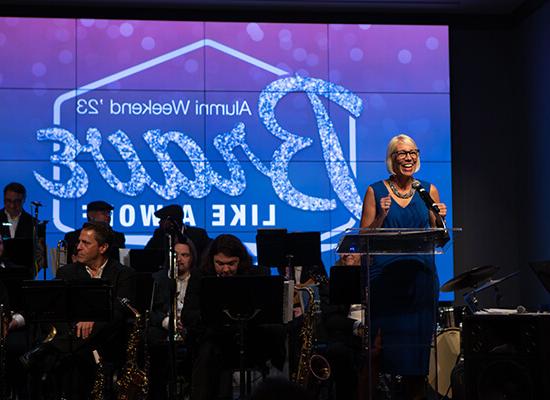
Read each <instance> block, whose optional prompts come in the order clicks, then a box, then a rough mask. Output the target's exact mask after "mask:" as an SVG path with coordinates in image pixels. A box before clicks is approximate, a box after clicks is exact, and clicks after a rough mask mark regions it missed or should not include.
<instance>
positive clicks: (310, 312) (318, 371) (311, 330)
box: [292, 286, 330, 388]
mask: <svg viewBox="0 0 550 400" xmlns="http://www.w3.org/2000/svg"><path fill="white" fill-rule="evenodd" d="M296 290H300V291H305V292H306V293H307V295H308V307H307V311H306V312H305V313H304V322H303V326H302V330H301V331H300V338H301V340H302V348H301V350H300V358H299V360H298V367H297V370H296V372H295V373H294V374H293V377H292V380H293V381H294V382H296V383H297V384H298V385H300V386H303V387H306V388H307V387H309V386H310V385H312V384H316V383H319V382H320V381H325V380H327V379H328V378H330V364H329V362H328V361H327V359H326V358H325V357H323V356H322V355H320V354H316V353H315V352H314V350H315V340H316V338H315V330H316V324H317V322H318V321H317V316H318V315H319V313H320V306H319V301H318V300H316V299H315V292H314V290H313V288H312V287H311V286H305V287H301V288H298V289H296ZM312 377H313V378H314V379H313V380H312Z"/></svg>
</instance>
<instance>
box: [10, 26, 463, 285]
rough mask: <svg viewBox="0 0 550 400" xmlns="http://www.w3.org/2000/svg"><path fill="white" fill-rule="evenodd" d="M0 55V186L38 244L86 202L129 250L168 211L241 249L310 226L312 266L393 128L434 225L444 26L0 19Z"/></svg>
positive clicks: (443, 151) (441, 163) (444, 134)
mask: <svg viewBox="0 0 550 400" xmlns="http://www.w3.org/2000/svg"><path fill="white" fill-rule="evenodd" d="M0 55H1V60H2V62H1V64H0V121H1V123H0V129H1V133H0V134H1V136H2V151H1V153H0V171H2V172H1V180H0V183H1V184H2V186H3V185H5V184H6V183H8V182H10V181H19V182H21V183H23V184H24V185H25V186H26V187H27V189H28V197H27V204H26V208H27V209H28V203H30V201H33V200H40V201H41V202H42V203H43V205H44V206H43V207H42V209H41V211H40V217H41V219H47V220H49V221H50V222H49V223H48V229H47V231H48V243H49V245H50V246H52V247H54V246H55V245H56V243H57V241H58V240H59V239H61V238H62V236H63V234H64V232H63V231H65V230H67V229H69V228H71V229H73V228H75V227H80V226H81V225H82V223H83V222H84V221H85V211H84V209H83V206H84V205H85V204H87V203H88V202H90V201H93V200H98V199H103V200H106V201H108V202H110V203H112V204H113V205H114V206H115V211H114V213H113V228H114V229H115V230H118V231H122V232H124V233H125V234H126V236H127V243H128V245H129V246H130V247H141V246H142V245H143V244H144V243H145V242H146V240H147V237H148V236H150V235H151V234H152V231H153V230H154V228H155V227H156V224H157V223H158V221H156V220H155V219H154V218H152V211H153V210H154V209H157V208H159V207H161V206H162V205H166V204H172V203H178V204H181V205H183V206H184V208H185V211H186V222H188V223H191V224H192V225H197V226H201V227H204V228H205V229H206V230H207V231H208V233H209V235H210V236H211V237H215V236H216V235H217V234H219V233H225V232H229V233H234V234H236V235H237V236H239V237H241V239H242V240H243V241H244V242H246V243H247V245H248V246H249V249H250V250H251V252H252V253H253V254H254V253H255V235H256V231H257V229H258V228H287V229H288V230H289V231H320V232H321V234H322V249H323V260H324V263H325V265H326V266H327V267H328V266H330V265H331V264H332V263H334V261H335V260H336V258H337V255H336V254H335V253H334V247H335V246H336V244H337V243H338V241H339V239H340V238H341V236H342V232H343V231H344V229H345V228H349V227H358V224H359V222H358V218H359V216H360V215H358V210H359V209H358V207H359V206H360V204H361V202H362V198H363V195H364V193H365V190H366V189H367V187H368V185H369V184H370V183H372V182H374V181H377V180H379V179H383V178H386V177H387V176H388V173H387V171H386V168H385V162H384V159H385V151H386V145H387V143H388V141H389V139H390V138H391V137H393V136H394V135H396V134H399V133H402V132H404V133H407V134H409V135H410V136H412V137H413V138H414V139H415V140H416V142H417V144H418V146H419V148H420V150H421V160H422V168H421V170H420V171H419V172H418V173H417V174H416V177H417V178H419V179H424V180H428V181H430V182H432V183H434V184H435V185H436V186H437V188H438V189H439V192H440V195H441V198H442V200H443V201H444V202H445V203H446V204H447V205H448V207H449V216H448V222H449V225H451V226H452V204H451V199H452V196H451V148H450V143H451V140H450V111H449V57H448V28H447V27H446V26H407V25H336V24H330V25H327V24H290V23H224V22H167V21H122V20H87V19H76V20H75V19H33V18H32V19H31V18H0ZM154 104H157V106H156V107H157V108H156V109H153V108H148V107H152V106H153V105H154ZM174 105H175V107H174ZM201 105H202V108H201ZM124 107H126V108H124ZM163 107H165V108H163ZM154 110H155V111H154ZM159 110H160V111H159ZM232 110H235V111H236V112H232ZM184 111H185V112H184ZM147 135H148V136H147ZM146 136H147V137H148V138H149V139H148V140H146ZM110 137H111V139H112V140H110V139H109V138H110ZM216 140H217V141H219V142H220V143H221V144H220V146H221V147H222V148H224V149H226V151H225V153H224V152H223V151H222V152H220V151H219V150H218V149H217V148H216V146H215V145H214V142H215V141H216ZM151 141H154V142H155V143H156V146H157V147H156V150H157V152H156V153H155V151H154V150H153V148H152V146H151ZM153 147H154V146H153ZM71 149H72V150H73V151H74V154H73V156H74V157H72V158H73V159H72V161H73V163H74V164H73V166H72V167H71V166H68V165H66V163H64V162H63V161H62V159H63V158H64V157H65V159H67V153H70V151H69V150H71ZM335 149H336V150H335ZM222 153H224V154H222ZM63 154H65V156H63ZM69 158H71V157H69ZM60 160H61V161H60ZM74 165H77V166H78V167H75V166H74ZM162 165H164V166H165V169H164V170H163V168H162V167H161V166H162ZM77 170H78V171H77ZM138 170H139V171H141V172H140V173H136V171H138ZM75 171H77V172H75ZM139 171H138V172H139ZM178 174H179V175H178ZM182 176H184V177H185V179H184V180H181V179H179V178H178V177H182ZM71 178H76V180H74V179H73V180H72V181H71ZM140 180H141V183H140V182H139V181H140ZM84 181H86V182H87V184H85V183H84ZM289 187H291V188H293V193H291V194H288V190H287V189H288V188H289ZM343 191H345V192H346V193H343ZM284 193H286V194H284ZM222 216H224V217H225V218H222ZM452 259H453V255H452V247H449V248H448V249H447V252H446V254H445V255H440V256H437V259H436V262H437V266H438V270H439V274H440V280H441V282H444V281H446V280H447V279H449V278H450V277H452V273H453V266H452Z"/></svg>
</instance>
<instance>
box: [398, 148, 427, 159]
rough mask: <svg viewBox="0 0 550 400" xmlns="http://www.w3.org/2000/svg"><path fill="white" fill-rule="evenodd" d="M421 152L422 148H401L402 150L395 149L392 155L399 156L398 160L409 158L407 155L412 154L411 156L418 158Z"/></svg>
mask: <svg viewBox="0 0 550 400" xmlns="http://www.w3.org/2000/svg"><path fill="white" fill-rule="evenodd" d="M419 153H420V150H418V149H414V150H409V151H406V150H400V151H394V152H393V153H392V155H394V156H395V158H397V159H398V160H404V159H405V158H407V155H408V156H410V157H411V158H418V154H419Z"/></svg>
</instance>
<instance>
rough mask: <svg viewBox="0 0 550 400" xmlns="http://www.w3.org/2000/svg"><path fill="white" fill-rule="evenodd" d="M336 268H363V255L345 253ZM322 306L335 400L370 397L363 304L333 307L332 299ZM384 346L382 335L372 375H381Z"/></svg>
mask: <svg viewBox="0 0 550 400" xmlns="http://www.w3.org/2000/svg"><path fill="white" fill-rule="evenodd" d="M335 265H337V266H350V267H357V268H359V267H360V266H361V256H360V255H359V254H342V255H341V256H340V258H339V259H338V260H337V261H336V263H335ZM321 307H322V311H323V325H324V327H325V332H326V335H327V336H326V337H327V342H328V346H327V349H326V354H325V355H326V357H327V359H328V360H329V363H330V365H331V368H332V371H331V372H332V379H333V382H334V391H335V393H334V394H335V399H336V400H344V399H351V398H357V397H359V398H368V390H369V388H368V384H369V382H368V360H364V359H362V357H363V356H364V352H363V351H362V350H363V343H362V339H363V335H364V333H365V331H364V324H363V316H362V306H361V304H345V305H333V304H329V302H328V299H324V298H322V303H321ZM380 345H381V343H380V334H379V333H378V334H377V336H376V338H375V341H374V346H373V351H372V353H371V357H373V362H372V363H371V371H372V372H371V376H376V375H377V371H375V369H377V362H376V360H377V357H379V352H380ZM375 385H376V382H374V381H373V382H371V386H372V390H374V389H375ZM373 393H374V392H373Z"/></svg>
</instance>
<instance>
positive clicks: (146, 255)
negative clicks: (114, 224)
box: [129, 249, 164, 273]
mask: <svg viewBox="0 0 550 400" xmlns="http://www.w3.org/2000/svg"><path fill="white" fill-rule="evenodd" d="M129 257H130V267H132V268H133V269H135V270H136V272H149V273H152V272H157V271H158V270H159V269H161V268H162V267H163V266H164V250H162V249H131V250H130V251H129Z"/></svg>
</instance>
